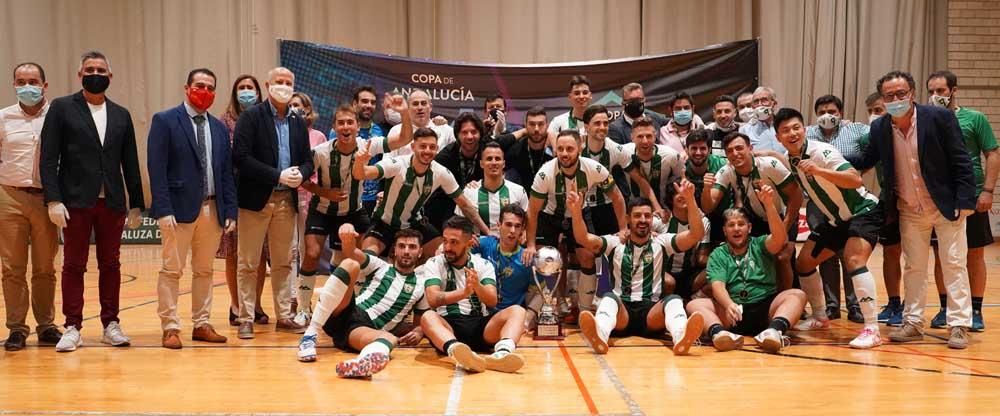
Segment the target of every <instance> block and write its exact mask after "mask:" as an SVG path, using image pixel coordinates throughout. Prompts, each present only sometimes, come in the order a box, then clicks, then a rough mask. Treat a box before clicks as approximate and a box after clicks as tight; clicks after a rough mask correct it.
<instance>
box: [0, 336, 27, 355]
mask: <svg viewBox="0 0 1000 416" xmlns="http://www.w3.org/2000/svg"><path fill="white" fill-rule="evenodd" d="M27 339H28V335H26V334H25V333H24V332H21V331H13V332H11V333H10V336H9V337H7V341H6V342H4V343H3V349H5V350H7V351H20V350H23V349H24V341H25V340H27Z"/></svg>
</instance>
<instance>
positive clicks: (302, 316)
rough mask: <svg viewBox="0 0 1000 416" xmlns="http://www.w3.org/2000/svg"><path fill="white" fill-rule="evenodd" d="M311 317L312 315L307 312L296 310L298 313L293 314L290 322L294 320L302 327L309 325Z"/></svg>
mask: <svg viewBox="0 0 1000 416" xmlns="http://www.w3.org/2000/svg"><path fill="white" fill-rule="evenodd" d="M311 319H312V315H311V314H310V313H309V312H306V311H300V312H298V313H296V314H295V318H294V319H292V322H295V324H296V325H300V326H303V327H304V326H307V325H309V321H310V320H311Z"/></svg>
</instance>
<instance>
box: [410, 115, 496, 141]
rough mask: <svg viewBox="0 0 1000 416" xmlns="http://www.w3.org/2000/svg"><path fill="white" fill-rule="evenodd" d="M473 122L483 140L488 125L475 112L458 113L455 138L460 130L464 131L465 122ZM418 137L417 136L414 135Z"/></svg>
mask: <svg viewBox="0 0 1000 416" xmlns="http://www.w3.org/2000/svg"><path fill="white" fill-rule="evenodd" d="M470 122H471V123H472V125H473V126H475V127H476V131H478V132H479V139H480V140H482V139H483V138H485V137H486V126H484V125H483V119H481V118H479V116H477V115H476V114H475V113H470V112H464V113H462V114H459V115H458V118H456V119H455V123H454V126H453V127H452V129H453V130H454V131H455V138H458V132H460V131H462V125H463V124H465V123H470ZM414 137H416V136H414Z"/></svg>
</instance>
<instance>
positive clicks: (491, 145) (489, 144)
mask: <svg viewBox="0 0 1000 416" xmlns="http://www.w3.org/2000/svg"><path fill="white" fill-rule="evenodd" d="M486 149H497V150H499V151H500V156H505V155H504V154H503V146H500V143H497V141H496V140H490V141H488V142H486V143H485V144H483V149H482V150H480V154H482V153H485V152H486ZM480 158H482V156H480Z"/></svg>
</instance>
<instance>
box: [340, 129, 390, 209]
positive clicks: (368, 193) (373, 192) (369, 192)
mask: <svg viewBox="0 0 1000 416" xmlns="http://www.w3.org/2000/svg"><path fill="white" fill-rule="evenodd" d="M327 137H329V138H330V140H336V139H337V131H336V130H334V129H330V134H329V135H328V136H327ZM358 137H360V138H362V139H365V140H368V139H370V138H372V137H385V133H383V132H382V128H381V127H379V125H378V124H375V123H372V126H371V127H369V128H367V129H366V128H361V129H359V130H358ZM380 160H382V155H381V154H377V155H375V156H372V158H371V160H369V161H368V165H369V166H375V164H376V163H378V161H380ZM380 190H382V186H381V182H380V181H378V180H372V181H365V188H364V190H363V191H362V192H361V201H365V202H374V201H375V200H376V199H378V192H379V191H380Z"/></svg>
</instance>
